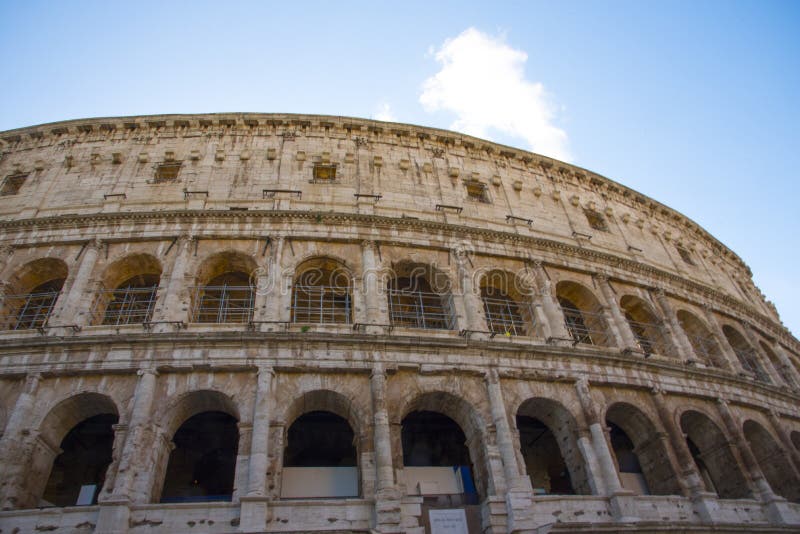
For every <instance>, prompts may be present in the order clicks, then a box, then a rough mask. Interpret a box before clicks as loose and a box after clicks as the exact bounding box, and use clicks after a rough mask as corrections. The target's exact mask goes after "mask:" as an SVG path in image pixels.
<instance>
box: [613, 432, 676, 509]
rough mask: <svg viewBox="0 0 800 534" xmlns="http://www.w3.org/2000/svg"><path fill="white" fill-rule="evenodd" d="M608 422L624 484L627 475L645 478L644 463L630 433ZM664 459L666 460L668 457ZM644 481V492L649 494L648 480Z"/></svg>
mask: <svg viewBox="0 0 800 534" xmlns="http://www.w3.org/2000/svg"><path fill="white" fill-rule="evenodd" d="M607 424H608V429H609V438H610V439H611V448H612V449H613V451H614V456H616V458H617V466H618V468H619V472H620V475H621V478H623V481H622V483H623V485H625V484H626V480H625V475H641V477H642V479H645V475H644V471H643V470H642V464H641V463H640V462H639V455H638V454H637V453H636V451H635V450H634V448H635V447H634V445H633V441H631V438H629V437H628V434H626V433H625V431H624V430H622V429H621V428H620V427H618V426H617V425H615V424H614V423H611V422H608V421H607ZM663 460H664V461H665V462H666V458H664V459H663ZM643 482H644V484H643V485H644V488H643V494H645V495H647V494H649V493H650V489H649V488H648V486H647V483H646V481H643ZM628 489H631V488H628Z"/></svg>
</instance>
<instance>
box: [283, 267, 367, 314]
mask: <svg viewBox="0 0 800 534" xmlns="http://www.w3.org/2000/svg"><path fill="white" fill-rule="evenodd" d="M352 288H353V274H352V272H351V271H350V269H348V268H347V266H346V265H345V264H344V263H343V262H341V261H339V260H336V259H334V258H332V257H329V256H313V257H311V258H308V259H306V260H305V261H303V262H302V263H300V264H299V265H298V266H297V268H296V269H295V273H294V283H293V284H292V322H293V323H314V324H329V323H333V324H350V323H351V322H352V321H353V296H352V294H353V289H352Z"/></svg>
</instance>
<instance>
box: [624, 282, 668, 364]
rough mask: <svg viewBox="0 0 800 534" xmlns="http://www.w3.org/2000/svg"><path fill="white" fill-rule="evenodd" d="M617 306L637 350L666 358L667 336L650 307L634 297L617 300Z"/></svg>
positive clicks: (629, 296)
mask: <svg viewBox="0 0 800 534" xmlns="http://www.w3.org/2000/svg"><path fill="white" fill-rule="evenodd" d="M619 306H620V308H621V309H622V313H623V315H625V320H627V321H628V324H629V325H630V327H631V331H632V332H633V336H634V338H635V339H636V343H637V344H638V345H639V348H640V349H641V350H642V351H643V352H644V353H645V354H652V353H655V354H659V355H661V356H666V355H667V354H668V353H669V343H668V342H667V335H666V332H665V330H664V327H663V326H662V321H661V319H660V318H659V317H658V315H656V313H655V312H654V311H653V309H652V308H651V307H650V305H649V304H648V303H647V302H645V301H644V300H643V299H641V298H639V297H636V296H634V295H624V296H623V297H622V298H621V299H619Z"/></svg>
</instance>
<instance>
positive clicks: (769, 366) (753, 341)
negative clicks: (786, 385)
mask: <svg viewBox="0 0 800 534" xmlns="http://www.w3.org/2000/svg"><path fill="white" fill-rule="evenodd" d="M741 324H742V330H743V331H744V335H745V337H746V338H747V342H748V343H750V346H751V347H753V352H754V354H755V356H756V358H757V361H756V364H757V365H759V366H760V367H761V369H762V371H763V372H764V373H766V374H767V376H768V377H769V379H770V382H772V383H773V384H776V385H780V384H782V383H783V382H784V379H783V378H782V377H781V375H780V373H779V372H778V369H777V368H776V367H775V364H773V363H772V360H771V359H770V358H769V356H767V354H766V353H765V352H764V349H763V348H762V347H761V343H759V342H758V336H756V334H755V332H753V328H752V327H751V326H750V325H749V324H748V323H741Z"/></svg>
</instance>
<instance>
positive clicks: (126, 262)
mask: <svg viewBox="0 0 800 534" xmlns="http://www.w3.org/2000/svg"><path fill="white" fill-rule="evenodd" d="M102 279H103V288H104V289H103V290H102V291H101V292H100V294H99V295H98V302H96V304H95V306H94V308H95V309H96V310H98V311H99V312H100V314H99V317H98V319H97V320H96V322H101V323H102V324H105V325H121V324H137V323H145V322H147V321H149V320H150V316H151V315H152V313H153V307H154V305H155V300H156V291H157V289H158V284H159V282H160V280H161V262H159V261H158V259H157V258H156V257H155V256H153V255H151V254H130V255H128V256H125V257H124V258H122V259H119V260H117V261H115V262H114V263H112V264H111V265H109V266H108V267H107V268H106V270H105V272H104V273H103V278H102Z"/></svg>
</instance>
